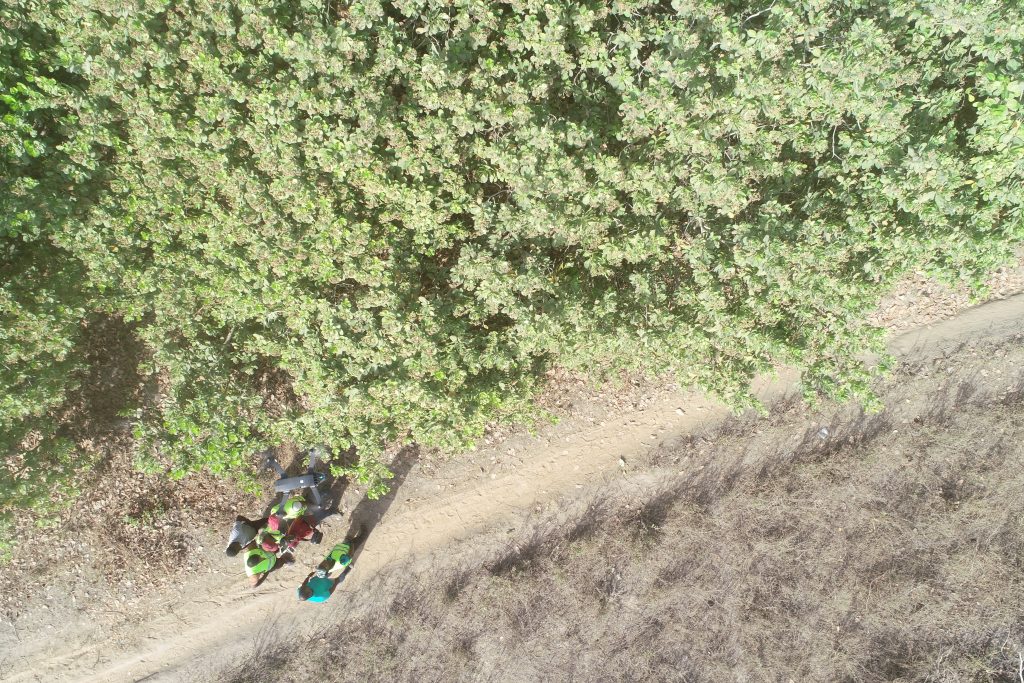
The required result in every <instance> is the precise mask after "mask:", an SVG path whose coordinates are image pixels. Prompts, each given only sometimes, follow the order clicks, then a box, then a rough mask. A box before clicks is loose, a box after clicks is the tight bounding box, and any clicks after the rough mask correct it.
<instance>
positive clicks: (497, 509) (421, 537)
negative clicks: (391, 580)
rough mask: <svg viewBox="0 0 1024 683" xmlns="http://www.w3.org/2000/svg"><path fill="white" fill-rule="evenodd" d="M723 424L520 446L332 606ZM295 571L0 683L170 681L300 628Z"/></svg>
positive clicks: (967, 325) (956, 339) (770, 386)
mask: <svg viewBox="0 0 1024 683" xmlns="http://www.w3.org/2000/svg"><path fill="white" fill-rule="evenodd" d="M1021 334H1024V295H1017V296H1015V297H1012V298H1009V299H1005V300H1002V301H995V302H990V303H988V304H985V305H982V306H979V307H976V308H973V309H969V310H968V311H966V312H964V313H962V314H961V315H959V316H957V317H956V318H953V319H950V320H947V321H944V322H941V323H938V324H936V325H933V326H929V327H926V328H921V329H917V330H913V331H911V332H908V333H906V334H904V335H902V336H900V337H898V338H896V339H894V340H893V341H892V342H891V343H890V345H889V348H890V350H891V351H892V352H893V354H894V355H895V356H896V357H897V359H899V360H901V361H904V362H910V363H915V362H922V361H927V360H929V359H932V358H937V357H943V356H946V355H949V354H950V353H952V352H954V351H956V350H958V349H960V348H962V347H963V346H964V345H968V344H971V343H975V342H983V341H984V342H997V341H999V340H1005V339H1009V338H1012V337H1014V336H1016V335H1021ZM797 379H798V377H797V375H796V373H794V372H792V371H783V372H781V373H780V374H779V376H778V377H775V378H771V379H769V378H761V379H759V380H758V381H757V382H756V383H755V387H754V389H755V393H756V394H757V395H758V396H759V397H760V398H762V400H764V401H765V402H766V403H771V402H773V401H774V400H777V399H779V398H781V397H784V396H786V395H788V394H790V393H792V392H793V391H794V390H795V386H796V381H797ZM729 415H730V411H729V410H728V409H727V408H726V407H725V406H723V405H722V404H720V403H718V402H715V401H713V400H710V399H708V398H706V397H704V396H702V395H700V394H698V393H696V392H689V393H686V394H674V395H666V396H663V397H661V398H660V399H659V400H657V401H655V402H653V403H652V404H650V405H649V406H647V407H646V408H645V409H643V410H640V411H638V412H635V413H632V414H629V415H625V416H618V417H616V418H614V419H608V420H607V421H606V423H605V424H598V425H594V426H584V427H582V428H579V429H572V427H573V426H570V430H571V431H569V433H567V434H563V435H562V436H561V437H560V438H558V439H557V440H556V439H551V442H550V443H545V442H544V439H543V438H541V437H535V438H532V439H528V440H526V441H527V443H528V444H530V445H531V446H532V448H531V450H530V451H529V452H528V453H527V454H526V455H525V456H524V457H523V461H522V464H521V465H519V467H518V468H517V469H516V470H514V471H512V472H509V473H507V474H504V475H502V476H500V477H496V478H494V479H484V480H482V481H481V480H477V479H469V478H467V479H465V480H463V481H461V482H459V483H458V484H456V486H455V487H454V488H453V489H451V490H447V491H445V492H444V493H442V494H440V495H438V496H435V497H433V498H430V499H426V500H422V501H417V502H416V503H414V504H409V503H403V501H401V500H396V501H395V503H394V505H393V506H392V507H391V508H390V510H389V511H388V515H387V517H386V518H385V519H384V520H383V521H381V523H380V524H379V525H378V526H377V527H376V528H375V529H374V531H373V533H372V534H371V536H370V538H369V540H368V542H367V545H366V547H365V549H364V550H363V552H362V554H361V556H360V558H359V561H358V563H357V569H356V570H355V571H354V572H353V574H352V576H351V577H350V579H349V580H348V581H346V583H345V584H343V586H342V588H341V589H339V591H340V593H341V594H340V595H339V596H336V597H335V600H334V601H332V603H334V604H343V597H344V593H345V592H348V591H355V590H359V588H360V586H361V585H362V584H363V583H364V582H365V580H366V579H367V577H369V576H372V575H373V574H374V573H376V572H377V571H379V570H380V569H381V568H383V567H385V566H386V565H387V564H389V563H390V562H392V561H394V560H396V559H398V558H402V557H406V556H409V555H413V554H422V553H426V552H428V551H430V550H434V549H436V548H438V547H440V546H442V545H444V544H446V543H449V542H451V541H454V540H458V539H463V538H466V537H468V536H472V535H473V534H474V533H477V532H479V531H481V530H484V529H485V528H487V527H490V526H493V525H495V524H496V523H498V522H500V521H502V520H503V519H504V518H507V517H508V516H509V515H512V514H514V513H519V512H521V511H523V510H527V509H530V508H531V507H533V506H537V505H540V504H542V503H544V502H545V501H549V500H551V499H553V498H555V497H557V496H560V495H564V494H566V493H572V492H573V491H574V490H575V488H576V487H582V486H590V485H593V484H597V483H602V482H608V481H610V480H612V479H613V478H615V477H621V474H622V471H623V469H627V470H628V468H629V465H630V463H631V462H634V461H635V460H638V459H640V458H641V457H643V455H644V454H646V453H648V452H650V451H652V449H656V448H657V447H658V445H659V442H664V441H665V440H667V439H673V438H678V437H681V436H685V435H687V434H690V433H692V432H693V431H694V430H696V429H698V428H699V429H705V428H708V427H709V426H711V425H713V424H715V423H716V422H720V421H722V420H724V419H725V418H727V417H728V416H729ZM563 431H565V430H563ZM489 451H494V452H495V453H497V451H498V448H497V447H496V448H494V449H483V451H482V453H481V454H482V455H484V456H486V455H487V454H488V452H489ZM623 462H624V463H625V468H623V467H622V466H621V464H620V463H623ZM412 476H415V473H414V474H413V475H412ZM342 524H343V522H342V521H341V520H335V519H332V520H328V522H326V523H325V525H326V527H327V529H325V531H326V533H327V535H328V537H330V536H331V535H332V534H339V533H343V530H342V529H341V527H342ZM306 570H307V569H306V568H305V566H301V567H290V568H286V571H281V572H277V573H276V574H275V575H272V577H271V580H268V581H267V583H266V584H265V587H264V588H263V589H262V590H261V591H260V592H258V593H255V594H254V593H252V592H251V591H249V589H248V588H247V587H245V585H244V582H243V581H241V580H240V579H238V578H237V577H234V576H228V575H224V574H220V575H213V576H209V577H204V578H203V579H202V580H200V581H197V582H195V583H194V584H192V585H191V586H190V587H189V593H190V595H191V596H194V597H191V598H189V597H187V596H182V595H176V596H168V599H165V600H164V601H162V602H160V603H159V604H157V605H156V606H155V609H154V615H153V616H152V617H151V618H150V619H148V620H146V621H145V622H139V623H136V624H128V625H126V627H124V628H120V629H117V630H116V631H115V632H113V633H97V634H95V636H96V637H95V638H94V639H93V641H92V642H91V643H90V644H88V645H85V646H84V647H78V648H74V647H72V648H70V650H69V651H64V652H62V651H61V643H59V642H53V641H52V640H51V641H49V642H48V641H45V640H43V641H37V642H36V643H34V645H33V646H30V647H29V648H25V649H24V650H22V651H21V652H17V653H14V657H11V660H9V661H11V663H12V664H13V665H14V666H13V667H11V666H10V664H9V665H8V666H9V668H8V669H7V671H6V672H5V674H6V675H9V676H10V678H9V679H5V680H12V681H64V680H82V681H97V682H100V681H103V682H107V681H121V680H124V681H140V680H146V681H162V680H164V681H168V680H178V679H179V678H180V674H181V670H182V668H183V667H187V666H189V665H194V664H195V663H196V662H197V660H201V659H203V658H204V657H206V656H210V657H215V656H216V653H218V652H221V651H224V650H228V651H232V650H233V651H235V652H239V653H240V652H241V651H242V648H243V647H248V648H251V647H252V643H253V642H257V641H258V640H259V638H260V634H261V633H262V632H265V631H267V629H268V624H270V622H271V621H276V622H277V623H281V622H285V623H289V622H294V623H295V624H296V625H299V624H301V623H303V622H305V621H308V620H309V618H310V612H309V609H310V607H309V606H308V605H301V604H298V603H297V602H296V600H295V597H294V593H293V588H294V586H295V585H297V584H298V582H299V581H300V580H301V576H302V575H304V574H305V571H306ZM210 596H215V597H210ZM339 598H340V599H339ZM332 603H328V605H330V604H332ZM314 618H315V617H314ZM240 656H241V655H240ZM19 666H20V667H22V668H20V669H19V668H18V667H19Z"/></svg>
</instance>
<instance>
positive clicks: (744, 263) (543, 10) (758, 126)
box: [0, 0, 1024, 508]
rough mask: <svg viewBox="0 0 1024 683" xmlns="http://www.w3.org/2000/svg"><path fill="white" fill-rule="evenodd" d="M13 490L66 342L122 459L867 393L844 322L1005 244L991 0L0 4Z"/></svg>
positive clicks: (238, 470) (0, 389) (4, 424)
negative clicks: (120, 341) (120, 414)
mask: <svg viewBox="0 0 1024 683" xmlns="http://www.w3.org/2000/svg"><path fill="white" fill-rule="evenodd" d="M0 26H2V27H3V28H2V31H0V150H2V152H0V163H2V165H3V168H2V171H0V183H2V187H0V273H2V275H0V318H2V321H3V327H2V331H0V334H2V337H0V342H2V344H3V347H4V349H3V354H4V355H3V359H4V361H3V365H2V366H0V396H2V399H0V432H2V437H0V447H2V448H3V449H4V452H5V455H6V457H7V459H6V463H7V466H6V467H5V468H4V469H3V470H2V471H0V477H2V479H0V508H11V507H15V506H24V505H32V504H35V502H33V501H38V500H40V492H43V491H46V490H48V488H49V487H50V486H52V485H54V482H59V481H67V480H68V477H67V476H66V475H67V473H68V472H69V470H73V467H74V458H73V457H71V451H70V450H69V449H70V448H71V445H70V444H69V442H68V441H67V440H66V439H62V438H61V434H60V431H59V429H57V427H56V426H55V424H56V422H55V420H54V417H53V415H54V411H55V410H57V409H59V407H60V406H61V404H62V402H63V401H64V399H65V397H66V396H67V393H68V392H69V390H70V389H71V388H73V387H74V386H75V384H76V382H77V381H80V378H81V377H82V370H83V364H84V360H83V358H84V352H83V351H82V350H81V346H82V344H81V339H80V338H81V336H82V333H83V329H85V328H86V327H88V325H89V324H90V323H91V321H93V320H96V319H98V318H99V317H102V316H107V317H119V318H122V319H123V320H125V321H127V322H128V323H130V324H132V325H133V329H134V330H135V333H136V334H137V335H138V337H139V339H140V340H141V342H142V343H143V344H144V345H145V347H146V350H147V355H146V357H145V358H144V359H140V362H141V363H142V369H143V371H144V372H145V373H146V374H147V375H150V376H152V378H153V385H154V387H156V390H155V392H154V396H153V397H152V398H151V399H149V400H147V402H146V403H145V404H144V405H141V406H139V408H138V414H137V421H136V435H137V438H138V444H139V446H138V447H139V454H140V461H141V462H142V463H143V464H144V465H147V466H150V467H154V468H166V469H167V470H168V471H169V472H171V473H172V474H173V475H175V476H184V475H185V474H187V473H188V472H191V471H195V470H198V469H207V470H209V471H212V472H214V473H218V474H224V475H234V476H244V474H245V472H246V471H247V468H248V466H249V461H250V458H249V456H250V454H251V453H252V452H253V451H254V450H256V449H257V448H259V447H263V446H266V445H273V444H276V443H281V442H285V441H293V442H297V443H299V444H305V445H308V444H314V443H328V444H330V445H332V446H334V447H335V448H337V449H347V448H352V447H354V448H356V449H357V450H358V452H359V454H360V462H359V464H357V465H354V466H352V467H351V468H350V469H347V470H344V472H346V473H348V474H353V475H356V476H358V477H360V478H361V479H362V480H363V481H365V482H369V483H372V484H375V485H378V486H377V488H378V490H379V485H380V482H381V480H382V478H384V477H386V474H387V473H386V471H385V470H384V468H383V466H382V465H381V464H380V463H379V462H378V460H377V457H376V455H377V454H378V453H379V452H380V450H381V448H382V445H383V444H385V443H387V442H408V441H415V442H418V443H421V444H424V445H429V446H437V447H441V448H445V449H458V448H462V447H464V446H466V445H467V444H468V443H470V442H471V441H472V440H473V439H474V438H476V437H478V436H479V435H480V434H481V433H482V430H483V429H484V426H485V425H486V424H487V423H488V422H490V421H493V420H503V419H504V420H508V419H525V418H527V417H529V416H530V415H531V414H532V413H531V411H532V408H531V397H532V396H533V395H534V394H535V392H536V390H537V388H538V384H539V382H540V381H541V380H542V378H543V376H544V373H545V372H546V371H547V370H548V369H550V368H552V367H555V366H560V367H566V368H570V369H572V370H577V371H583V372H586V373H589V374H592V375H593V376H595V377H598V378H602V377H608V376H610V375H612V374H614V373H616V372H618V371H620V370H622V369H629V370H634V371H643V372H647V373H673V374H675V375H677V376H678V377H679V380H680V381H681V382H683V383H686V384H698V385H700V386H702V387H704V388H705V389H708V390H710V391H713V392H716V393H717V394H719V395H721V396H723V397H725V398H727V399H729V400H732V401H735V402H737V403H742V402H744V401H747V400H749V396H748V395H747V393H746V383H747V380H748V379H749V378H750V377H751V375H752V374H753V373H755V372H757V371H760V370H766V369H769V368H771V367H772V366H773V365H775V364H777V363H789V364H793V365H796V366H799V367H801V368H803V369H804V370H805V371H806V374H805V382H806V388H807V392H808V395H809V396H812V395H815V394H819V393H821V394H825V395H828V396H832V397H839V398H846V397H860V398H862V399H866V398H870V396H869V391H868V388H867V380H868V373H867V372H866V371H865V369H864V368H863V367H862V366H861V364H860V362H859V361H858V360H857V354H858V353H860V352H862V351H864V350H867V349H869V348H877V346H878V343H879V340H878V335H877V333H876V331H875V330H872V329H870V328H868V327H867V326H865V325H864V323H863V318H864V315H865V312H866V311H868V310H870V309H871V307H872V306H873V305H874V304H875V302H876V301H877V299H878V297H879V296H880V295H881V293H883V292H884V291H885V290H886V288H887V287H889V286H890V285H891V284H892V283H893V281H894V280H895V279H896V278H898V277H899V276H900V275H901V274H904V273H906V272H907V271H909V270H912V269H926V270H928V271H929V272H932V273H935V274H937V275H940V276H944V277H946V278H948V279H955V280H960V279H964V278H966V279H969V280H971V281H975V282H976V281H978V279H979V278H980V277H981V275H982V274H984V273H985V272H986V271H987V270H988V269H990V268H991V267H993V266H994V265H996V264H998V263H1000V262H1002V261H1004V260H1005V258H1006V257H1007V255H1008V254H1009V253H1010V250H1011V249H1012V248H1013V247H1014V246H1015V245H1016V244H1019V243H1020V242H1021V240H1022V238H1024V217H1022V204H1024V131H1022V128H1021V122H1022V120H1024V115H1022V112H1021V108H1020V106H1021V95H1022V91H1024V68H1022V65H1021V61H1020V55H1021V54H1024V21H1022V18H1021V12H1020V8H1019V6H1018V4H1017V3H1015V2H1005V3H994V2H988V1H972V0H967V1H962V0H939V1H937V2H933V3H921V2H899V1H890V0H886V1H885V2H870V1H859V0H858V1H853V0H845V1H841V2H831V3H829V2H819V1H817V0H814V1H811V0H807V1H805V2H792V1H788V0H787V1H780V2H774V3H768V2H758V3H749V2H698V1H692V2H688V1H686V0H673V1H672V2H668V1H662V2H650V1H636V2H616V3H611V4H609V3H605V2H597V1H595V2H562V3H559V2H545V3H540V2H493V1H492V0H464V1H461V2H456V3H451V2H448V1H445V2H441V1H440V0H403V1H401V2H387V3H384V2H378V1H376V0H366V1H363V2H353V3H350V4H346V3H339V2H335V1H333V0H329V1H328V2H327V3H323V2H316V3H313V2H309V1H308V0H287V1H285V0H261V1H256V0H238V1H235V2H231V3H221V2H215V1H213V0H191V1H186V0H132V1H131V2H129V1H127V0H92V1H90V2H73V3H70V2H61V1H60V0H52V1H49V2H42V1H39V0H15V2H10V3H6V4H5V5H4V7H3V8H2V9H0Z"/></svg>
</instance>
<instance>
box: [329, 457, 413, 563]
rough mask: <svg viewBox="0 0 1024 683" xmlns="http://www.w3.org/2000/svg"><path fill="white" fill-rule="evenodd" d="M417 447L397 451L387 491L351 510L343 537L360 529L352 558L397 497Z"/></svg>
mask: <svg viewBox="0 0 1024 683" xmlns="http://www.w3.org/2000/svg"><path fill="white" fill-rule="evenodd" d="M419 455H420V451H419V447H418V446H406V447H405V448H403V449H402V450H400V451H399V452H398V455H396V456H395V459H394V461H393V462H392V463H391V466H390V468H389V469H390V470H391V472H392V473H393V474H394V475H395V476H394V477H393V478H392V479H391V481H390V482H389V488H388V492H387V493H386V494H384V495H383V496H381V497H380V498H378V499H377V500H370V499H369V498H364V499H363V500H361V501H360V502H359V504H358V505H356V507H355V508H354V509H353V510H352V515H351V518H350V523H349V529H348V533H347V534H346V535H345V538H352V537H353V536H355V535H356V534H359V533H360V530H361V531H362V533H361V535H360V538H359V543H358V545H357V547H356V548H355V549H354V550H353V551H352V559H353V561H355V560H356V559H358V557H359V554H360V553H361V552H362V549H363V546H364V545H365V544H366V540H367V539H368V538H369V537H370V534H372V533H373V530H374V529H375V528H376V527H377V525H378V524H380V522H381V520H382V519H383V518H384V515H385V514H386V513H387V511H388V509H389V508H390V507H391V505H392V503H394V502H395V499H396V498H397V497H398V490H399V489H400V488H401V487H402V484H403V483H404V482H405V479H406V477H407V476H408V475H409V472H411V471H412V468H413V467H414V466H415V465H416V462H417V461H418V460H419Z"/></svg>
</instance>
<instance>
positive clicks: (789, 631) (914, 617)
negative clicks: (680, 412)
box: [215, 375, 1024, 683]
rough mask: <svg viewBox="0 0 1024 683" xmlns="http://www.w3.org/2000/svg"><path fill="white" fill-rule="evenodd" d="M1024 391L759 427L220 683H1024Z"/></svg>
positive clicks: (657, 466)
mask: <svg viewBox="0 0 1024 683" xmlns="http://www.w3.org/2000/svg"><path fill="white" fill-rule="evenodd" d="M1016 376H1017V380H1016V381H1017V383H1016V385H1015V386H1014V387H1012V388H1011V389H1010V390H1009V391H1007V390H1003V391H1001V392H1000V391H992V390H991V387H990V386H987V385H985V384H980V383H984V382H986V380H985V379H984V378H982V377H976V378H973V379H969V380H966V381H955V382H950V383H948V384H946V385H945V386H944V389H943V391H941V392H940V393H939V394H937V395H935V396H934V398H933V399H932V400H931V402H930V404H929V406H928V408H927V409H926V410H924V411H923V412H920V413H919V414H918V415H916V416H915V417H914V419H912V420H905V421H904V420H901V419H900V413H899V411H897V410H887V411H885V412H883V413H881V414H878V415H874V416H865V415H863V414H860V413H857V412H855V411H846V412H845V413H842V414H841V415H845V417H842V416H833V418H832V419H831V420H830V421H829V423H828V425H829V433H828V435H827V436H826V435H824V434H823V433H822V432H820V429H819V428H817V427H815V428H813V429H809V430H807V431H806V432H803V433H801V432H797V433H793V431H792V427H791V425H787V422H786V419H785V416H784V415H783V416H781V417H780V416H776V417H775V418H773V420H772V421H769V422H767V423H764V422H757V423H755V422H753V421H751V420H743V419H738V420H736V421H734V422H732V423H731V424H729V425H726V427H725V428H724V429H722V430H719V431H718V432H716V433H715V434H708V435H704V437H703V438H701V437H697V438H694V439H693V440H691V441H690V442H688V443H683V444H677V445H676V446H675V447H674V448H672V449H669V450H666V451H664V452H662V453H660V454H659V455H658V456H657V457H656V458H654V460H653V461H652V462H651V463H647V470H646V471H645V472H642V473H639V474H636V475H634V476H632V477H631V478H628V479H626V480H623V481H620V482H617V483H613V484H610V485H608V486H607V487H606V488H605V489H603V490H602V491H600V492H598V493H596V494H595V495H593V496H592V497H591V498H589V499H588V500H586V501H576V502H567V503H565V504H563V505H561V506H559V507H558V508H556V509H553V510H549V511H548V512H547V513H546V514H542V515H537V516H535V518H534V519H532V520H531V521H530V522H528V523H527V524H526V525H524V526H523V527H522V528H521V529H520V530H519V531H518V532H516V533H514V534H513V535H511V536H510V535H508V534H498V535H492V536H489V537H483V538H479V539H474V540H473V541H472V542H468V543H465V544H463V545H462V546H461V547H459V548H457V549H455V550H454V551H451V552H450V553H449V554H448V555H447V556H444V557H435V558H433V560H432V561H431V563H430V564H428V565H424V564H422V563H420V564H414V563H412V562H410V563H406V564H402V565H400V566H397V567H392V568H391V569H390V570H388V571H386V572H383V573H382V574H380V575H379V576H377V577H376V578H374V579H373V580H371V581H369V582H368V583H367V584H365V585H364V587H363V589H362V590H361V591H360V592H359V593H356V594H352V593H346V594H343V595H338V596H335V598H334V599H333V600H332V602H331V603H328V605H325V606H321V609H323V608H326V609H327V610H330V611H326V610H325V611H323V612H319V613H318V614H319V615H321V617H322V618H324V619H325V621H324V622H323V625H322V626H321V627H319V629H318V630H317V632H316V633H315V635H314V637H312V638H311V639H309V640H308V641H307V640H303V641H300V642H296V641H295V640H287V641H285V640H280V639H278V637H277V636H274V635H272V634H270V632H268V634H267V635H266V637H265V638H264V639H262V640H261V641H260V642H259V643H257V644H256V651H255V653H254V654H255V656H254V658H252V659H250V660H247V661H246V662H245V664H244V665H241V666H239V667H238V668H236V669H234V670H232V671H223V672H219V673H218V674H217V675H216V676H215V677H216V678H217V679H218V680H231V681H234V682H235V683H242V682H246V683H249V682H252V683H256V682H262V681H292V680H304V679H307V678H314V679H317V680H327V681H357V680H392V681H417V682H419V681H492V680H493V681H540V680H559V681H573V680H578V681H620V680H621V681H724V680H740V681H744V680H745V681H761V680H778V681H788V680H793V681H892V680H901V681H925V680H927V681H1016V680H1018V665H1019V661H1020V660H1019V656H1020V654H1019V653H1021V652H1022V651H1024V600H1021V589H1022V587H1024V524H1022V517H1021V514H1020V504H1021V492H1022V491H1024V401H1022V396H1024V384H1022V383H1021V382H1020V381H1019V378H1020V375H1016ZM911 390H912V389H911ZM904 422H906V424H904ZM787 429H789V431H788V433H787V431H786V430H787ZM338 603H341V604H338ZM331 608H334V609H331ZM339 617H341V618H342V619H341V620H340V621H338V618H339Z"/></svg>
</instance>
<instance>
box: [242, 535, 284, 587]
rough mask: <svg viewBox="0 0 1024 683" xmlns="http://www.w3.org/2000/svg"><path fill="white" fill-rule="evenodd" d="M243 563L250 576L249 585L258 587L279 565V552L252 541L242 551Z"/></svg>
mask: <svg viewBox="0 0 1024 683" xmlns="http://www.w3.org/2000/svg"><path fill="white" fill-rule="evenodd" d="M242 563H243V564H244V565H245V574H246V576H248V577H249V585H250V586H252V587H253V588H256V587H257V586H259V585H260V584H261V583H263V580H264V579H265V578H267V574H269V573H270V572H271V571H272V570H273V569H274V567H275V566H276V565H277V553H272V552H268V551H266V550H264V549H263V548H261V547H259V546H258V545H256V542H255V541H250V542H249V544H248V545H246V546H245V551H244V552H243V553H242Z"/></svg>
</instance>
